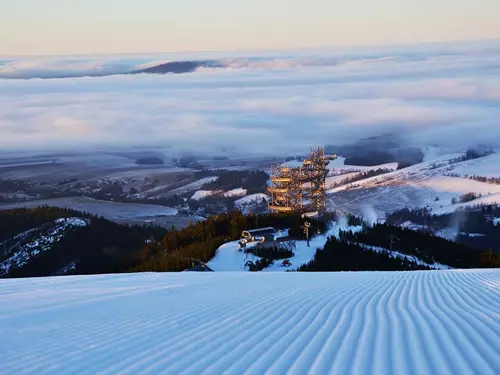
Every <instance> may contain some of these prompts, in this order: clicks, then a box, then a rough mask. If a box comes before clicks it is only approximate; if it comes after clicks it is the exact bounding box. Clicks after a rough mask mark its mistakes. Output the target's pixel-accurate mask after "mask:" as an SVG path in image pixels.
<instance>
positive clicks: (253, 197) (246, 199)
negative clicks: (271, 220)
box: [234, 193, 269, 207]
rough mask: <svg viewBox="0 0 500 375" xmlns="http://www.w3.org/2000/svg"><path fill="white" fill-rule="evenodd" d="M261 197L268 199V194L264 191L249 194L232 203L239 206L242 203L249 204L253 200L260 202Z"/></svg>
mask: <svg viewBox="0 0 500 375" xmlns="http://www.w3.org/2000/svg"><path fill="white" fill-rule="evenodd" d="M262 199H265V200H269V196H268V195H266V194H264V193H257V194H250V195H246V196H244V197H243V198H240V199H238V200H236V201H235V202H234V204H235V206H236V207H240V206H241V205H243V204H244V203H245V204H249V203H253V202H260V201H262Z"/></svg>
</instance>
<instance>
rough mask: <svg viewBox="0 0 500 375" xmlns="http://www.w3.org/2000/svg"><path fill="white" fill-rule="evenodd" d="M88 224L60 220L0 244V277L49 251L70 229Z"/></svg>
mask: <svg viewBox="0 0 500 375" xmlns="http://www.w3.org/2000/svg"><path fill="white" fill-rule="evenodd" d="M89 223H90V220H89V219H81V218H77V217H70V218H61V219H57V220H55V221H54V222H52V223H47V224H45V225H42V226H40V227H38V228H33V229H30V230H28V231H26V232H23V233H20V234H18V235H16V236H15V237H13V238H12V239H11V240H8V241H5V242H0V276H5V275H7V274H8V273H9V271H10V270H11V269H13V268H20V267H23V266H25V265H26V264H28V263H29V262H30V261H31V260H32V259H33V258H35V257H37V256H38V255H39V254H40V253H42V252H45V251H49V250H51V249H52V246H53V245H54V244H55V243H57V242H59V241H60V240H61V239H62V238H63V237H64V236H65V235H66V234H67V232H68V231H69V230H70V229H71V228H75V227H84V226H87V225H88V224H89Z"/></svg>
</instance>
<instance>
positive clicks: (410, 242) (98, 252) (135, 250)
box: [0, 207, 500, 277]
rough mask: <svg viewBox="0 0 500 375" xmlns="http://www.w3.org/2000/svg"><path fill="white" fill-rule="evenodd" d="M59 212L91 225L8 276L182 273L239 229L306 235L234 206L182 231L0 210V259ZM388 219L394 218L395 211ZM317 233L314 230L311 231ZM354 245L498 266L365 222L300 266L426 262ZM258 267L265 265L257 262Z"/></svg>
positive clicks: (295, 219) (319, 224)
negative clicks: (9, 246)
mask: <svg viewBox="0 0 500 375" xmlns="http://www.w3.org/2000/svg"><path fill="white" fill-rule="evenodd" d="M484 209H485V211H486V212H491V213H495V214H496V213H497V210H498V208H493V207H492V208H490V209H488V208H484ZM490 210H491V211H490ZM479 214H482V211H480V212H479V213H477V212H476V213H471V215H472V216H471V217H475V218H476V220H477V218H480V217H481V216H480V215H479ZM63 217H81V218H86V219H88V221H89V222H90V223H89V225H87V226H84V227H75V228H72V229H71V230H70V231H69V232H68V233H67V234H66V235H65V236H64V237H63V238H62V239H61V240H60V241H58V242H55V243H54V244H53V246H52V248H51V249H50V250H48V251H44V252H40V253H39V254H38V255H36V256H34V257H33V258H32V259H31V260H30V261H29V262H28V263H27V264H26V265H25V266H23V267H21V268H14V269H12V270H11V271H10V272H9V274H8V275H6V276H7V277H28V276H30V277H31V276H50V275H58V274H60V272H61V270H62V269H65V267H67V266H68V264H74V267H73V268H72V269H71V271H70V272H69V274H97V273H126V272H144V271H153V272H166V271H172V272H177V271H183V270H185V269H187V268H190V267H191V266H192V265H193V264H197V263H199V262H207V261H209V260H210V259H211V258H212V257H213V256H214V255H215V252H216V250H217V248H218V247H219V246H220V245H222V244H223V243H225V242H227V241H232V240H236V239H239V238H240V235H241V232H242V231H243V230H246V229H254V228H262V227H268V226H272V227H275V228H276V229H283V228H290V235H291V236H292V237H293V238H295V239H299V240H301V239H304V238H303V237H304V233H303V230H302V225H303V218H302V217H301V216H300V215H268V214H266V215H243V214H242V213H241V212H239V211H237V210H233V211H231V212H229V213H224V214H220V215H214V216H212V217H210V218H209V219H207V220H205V221H200V222H198V223H194V224H191V225H189V226H187V227H186V228H184V229H181V230H174V229H173V228H172V229H170V230H166V229H163V228H159V227H153V226H123V225H119V224H115V223H112V222H110V221H108V220H105V219H103V218H99V217H95V216H92V215H90V214H86V213H80V212H76V211H72V210H65V209H58V208H49V207H41V208H37V209H16V210H9V211H1V212H0V259H5V256H4V255H5V254H3V253H4V252H5V251H6V248H5V243H6V241H7V240H9V239H10V240H11V239H12V238H13V237H14V236H16V235H18V234H19V233H22V232H24V231H27V230H29V229H33V228H37V227H39V226H42V225H44V224H47V223H50V222H51V221H54V220H56V219H59V218H63ZM408 217H419V218H420V221H421V222H429V223H431V224H432V223H434V224H435V225H444V224H447V223H449V220H452V219H450V218H442V217H433V216H431V215H429V214H427V213H425V214H423V213H420V214H416V213H414V212H411V211H408V212H404V213H403V212H401V213H399V220H401V219H403V218H408ZM332 220H338V217H337V215H336V214H335V213H331V214H329V215H326V216H325V217H324V218H323V219H322V220H316V219H310V221H311V224H312V226H313V227H314V228H317V229H318V230H319V233H325V232H326V231H327V230H328V223H330V222H331V221H332ZM392 220H395V217H393V218H392ZM349 223H350V224H351V225H360V224H361V220H360V219H359V218H356V217H355V216H350V217H349ZM466 223H468V224H464V227H465V226H468V228H470V229H478V228H476V227H475V225H479V226H480V227H481V226H482V225H486V224H485V223H484V222H480V221H477V223H476V222H475V221H474V220H472V219H471V220H470V221H466ZM488 225H490V228H492V227H493V228H494V229H492V230H495V232H494V233H496V235H498V233H500V231H498V229H500V227H499V226H493V225H492V224H491V222H490V223H489V224H488ZM481 228H482V227H481ZM315 234H316V231H315V232H314V233H313V235H315ZM474 238H476V237H474ZM487 238H489V237H487ZM497 238H498V237H497ZM393 239H394V240H393ZM358 243H359V244H365V245H373V246H379V247H383V248H387V249H388V248H390V247H392V248H393V250H397V251H400V252H402V253H405V254H408V255H415V256H417V257H418V258H420V259H422V260H424V261H425V262H427V263H434V262H439V263H442V264H446V265H450V266H452V267H458V268H471V267H500V253H499V252H495V251H490V250H493V249H496V248H485V249H483V251H478V250H474V249H472V248H471V247H470V245H468V244H464V243H460V244H457V243H455V242H451V241H448V240H445V239H442V238H440V237H436V236H434V235H432V234H428V233H423V232H419V231H413V230H408V229H404V228H401V227H398V226H394V225H389V224H377V225H375V226H374V227H372V228H368V227H365V228H364V229H363V230H362V231H361V232H359V233H352V232H348V231H346V232H341V233H340V239H339V240H337V239H335V238H330V239H329V240H328V242H327V244H326V245H325V248H324V249H323V250H318V252H317V253H316V257H315V259H314V260H313V261H312V262H311V263H309V264H308V265H305V266H304V267H301V270H303V271H322V270H345V271H347V270H375V269H377V270H403V269H422V268H425V267H422V266H419V265H417V264H413V263H411V262H408V261H402V260H397V259H396V260H395V259H394V258H391V257H390V256H388V255H387V254H384V253H376V252H373V251H370V250H368V249H366V248H365V247H363V246H362V245H359V244H358ZM498 243H499V242H497V244H498ZM484 250H486V251H484ZM258 251H261V250H258ZM262 251H264V250H262ZM1 255H3V256H1ZM259 255H263V256H265V259H268V258H269V259H270V260H272V259H271V258H281V257H283V256H284V257H288V256H289V255H290V254H288V253H287V254H278V253H273V254H268V253H259ZM263 266H265V264H258V265H256V266H255V267H256V268H260V267H263Z"/></svg>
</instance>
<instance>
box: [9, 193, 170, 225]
mask: <svg viewBox="0 0 500 375" xmlns="http://www.w3.org/2000/svg"><path fill="white" fill-rule="evenodd" d="M41 206H50V207H59V208H68V209H72V210H76V211H82V212H89V213H91V214H93V215H98V216H103V217H105V218H106V219H108V220H112V221H113V220H127V219H136V218H144V217H154V216H172V215H175V214H177V210H176V209H174V208H171V207H166V206H159V205H154V204H140V203H120V202H110V201H100V200H97V199H91V198H85V197H77V198H55V199H44V200H36V201H28V202H18V203H11V204H5V205H0V210H9V209H14V208H20V207H26V208H36V207H41Z"/></svg>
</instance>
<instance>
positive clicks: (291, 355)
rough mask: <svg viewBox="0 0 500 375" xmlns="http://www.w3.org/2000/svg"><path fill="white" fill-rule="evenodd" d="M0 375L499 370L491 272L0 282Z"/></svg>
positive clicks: (497, 296) (486, 373) (452, 373)
mask: <svg viewBox="0 0 500 375" xmlns="http://www.w3.org/2000/svg"><path fill="white" fill-rule="evenodd" d="M0 294H1V295H2V303H1V304H0V337H1V338H2V339H1V340H0V353H2V354H1V358H2V361H1V367H0V373H2V374H16V375H24V374H37V375H44V374H50V375H59V374H77V373H82V374H83V373H84V374H160V373H161V374H186V375H189V374H192V375H198V374H213V375H219V374H249V375H250V374H258V375H261V374H298V375H302V374H338V375H344V374H356V375H368V374H384V375H391V374H395V375H401V374H409V375H417V374H440V375H441V374H442V375H461V374H464V375H473V374H477V375H495V374H498V373H500V351H499V350H500V349H499V348H500V313H499V311H500V270H460V271H455V270H451V271H423V272H340V273H258V274H255V273H253V274H251V273H248V274H243V273H233V272H226V273H224V272H214V273H189V272H183V273H172V274H165V273H156V274H152V273H143V274H128V275H106V276H103V275H98V276H70V277H56V278H41V279H12V280H1V281H0Z"/></svg>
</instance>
